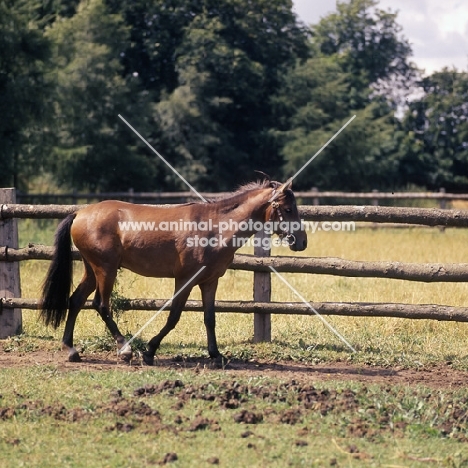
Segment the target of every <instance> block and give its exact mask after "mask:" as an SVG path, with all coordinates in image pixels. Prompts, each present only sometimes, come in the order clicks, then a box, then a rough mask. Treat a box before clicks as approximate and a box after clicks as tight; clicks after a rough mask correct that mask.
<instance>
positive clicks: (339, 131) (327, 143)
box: [289, 114, 356, 181]
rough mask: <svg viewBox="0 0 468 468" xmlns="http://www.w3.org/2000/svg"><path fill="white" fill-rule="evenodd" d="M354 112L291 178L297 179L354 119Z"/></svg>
mask: <svg viewBox="0 0 468 468" xmlns="http://www.w3.org/2000/svg"><path fill="white" fill-rule="evenodd" d="M355 118H356V114H354V115H353V116H352V117H351V118H350V119H349V120H348V121H347V122H346V123H345V124H344V125H343V126H342V127H341V128H340V129H339V130H338V131H337V132H336V133H335V134H334V135H333V136H332V137H331V138H330V139H329V140H328V141H327V142H326V143H325V144H324V145H323V146H322V147H321V148H320V149H319V150H318V151H317V152H316V153H315V154H314V155H313V156H312V157H311V158H310V159H309V160H308V161H307V162H306V163H305V164H304V165H303V166H302V167H301V168H300V169H299V170H298V171H297V172H296V173H295V174H294V175H293V176H292V177H290V178H289V180H291V181H292V180H293V179H295V178H296V177H297V176H298V175H299V174H300V173H301V172H302V171H303V170H304V169H305V168H306V167H307V166H308V165H309V164H310V163H311V162H312V161H313V160H314V159H315V158H316V157H317V156H318V155H319V154H320V153H321V152H322V151H323V150H324V149H325V148H326V147H327V146H328V145H329V144H330V143H331V142H332V141H333V140H334V139H335V138H336V137H337V136H338V135H339V134H340V133H341V132H342V131H343V130H344V129H345V128H346V127H347V126H348V125H349V124H350V123H351V122H352V121H353V120H354V119H355Z"/></svg>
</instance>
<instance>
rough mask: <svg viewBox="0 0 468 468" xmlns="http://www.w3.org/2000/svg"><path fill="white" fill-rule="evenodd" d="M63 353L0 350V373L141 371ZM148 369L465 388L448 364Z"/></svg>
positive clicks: (158, 364)
mask: <svg viewBox="0 0 468 468" xmlns="http://www.w3.org/2000/svg"><path fill="white" fill-rule="evenodd" d="M66 358H67V357H66V353H59V352H51V351H31V352H27V353H19V352H3V351H0V368H25V367H34V366H45V365H52V366H56V367H57V368H58V369H59V370H61V371H64V372H67V371H69V372H72V371H92V372H98V371H105V370H117V369H118V370H122V371H123V372H125V371H126V372H136V371H139V370H141V369H148V368H147V367H143V366H142V365H141V362H140V361H139V360H138V359H135V360H133V361H132V363H131V364H130V365H129V364H127V363H123V362H122V361H120V360H119V359H118V358H117V356H116V355H115V354H113V353H93V354H85V355H82V362H79V363H71V362H68V361H67V360H66ZM152 369H164V370H167V369H173V370H176V369H193V370H194V372H201V371H203V372H218V373H219V372H222V373H224V374H225V375H226V376H233V377H234V376H243V377H246V376H247V377H249V376H264V377H271V378H278V379H281V380H288V381H290V380H292V379H294V380H298V381H308V382H310V383H314V382H321V381H329V380H341V381H357V382H364V383H368V384H379V385H411V386H413V385H423V386H427V387H431V388H443V389H457V388H462V387H464V386H466V385H468V372H464V371H459V370H456V369H453V368H452V367H451V366H450V365H449V364H446V365H437V366H434V367H430V368H423V369H402V368H397V367H395V368H383V367H376V366H365V365H353V364H349V363H343V362H335V363H330V364H319V365H314V364H303V363H296V362H292V361H283V362H265V361H248V362H246V361H241V360H233V361H230V362H229V363H228V365H227V366H226V367H225V368H224V369H219V368H216V369H215V368H213V364H212V362H211V361H210V360H209V359H203V358H193V359H183V358H181V357H168V356H159V357H158V358H157V360H156V361H155V366H154V367H153V368H152Z"/></svg>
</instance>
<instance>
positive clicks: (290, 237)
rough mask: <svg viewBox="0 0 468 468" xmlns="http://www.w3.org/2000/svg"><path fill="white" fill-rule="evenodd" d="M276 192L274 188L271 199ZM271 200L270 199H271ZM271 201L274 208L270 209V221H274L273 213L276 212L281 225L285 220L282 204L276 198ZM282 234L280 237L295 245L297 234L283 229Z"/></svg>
mask: <svg viewBox="0 0 468 468" xmlns="http://www.w3.org/2000/svg"><path fill="white" fill-rule="evenodd" d="M275 193H276V189H273V192H272V195H271V197H270V200H271V199H272V198H274V196H275ZM270 200H269V201H270ZM270 203H271V207H272V210H271V211H270V219H269V221H270V222H271V221H273V213H275V214H276V216H277V217H278V219H279V224H280V225H281V224H282V223H283V221H284V218H283V213H282V212H281V208H280V207H281V205H280V204H279V202H277V201H276V200H273V201H270ZM281 231H282V232H281V234H279V238H280V239H286V242H287V243H288V245H290V246H291V245H294V244H295V243H296V236H295V235H294V234H292V233H291V232H289V231H283V230H281Z"/></svg>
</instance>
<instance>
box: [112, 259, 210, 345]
mask: <svg viewBox="0 0 468 468" xmlns="http://www.w3.org/2000/svg"><path fill="white" fill-rule="evenodd" d="M205 268H206V265H203V266H202V267H201V268H200V269H199V270H198V271H197V272H196V273H195V274H194V275H193V276H192V277H191V278H190V279H189V280H188V281H187V282H186V283H185V284H184V285H183V286H182V287H181V288H180V289H179V290H178V291H177V292H176V293H175V294H174V295H173V296H172V297H171V298H170V299H168V300H167V301H166V302H165V303H164V305H163V306H162V307H161V308H160V309H159V310H158V311H157V312H156V313H155V314H154V315H153V316H152V317H151V318H150V319H149V320H148V321H147V322H146V323H145V324H144V325H143V326H142V327H141V328H140V329H139V330H138V331H137V332H136V333H135V334H134V335H133V336H132V337H131V338H130V339H129V340H128V341H127V342H126V343H125V344H124V345H123V346H122V348H120V350H119V351H118V352H117V354H120V353H123V352H125V351H126V349H125V348H126V347H127V346H128V345H129V344H130V343H131V342H132V341H133V340H134V339H135V338H136V337H137V336H138V335H139V334H140V333H141V332H142V331H143V330H144V329H145V328H146V327H147V326H148V325H149V324H150V323H151V322H152V321H153V320H154V319H155V318H156V317H157V316H158V315H159V314H160V313H161V312H162V311H163V310H164V309H165V308H166V307H167V306H168V305H169V304H170V303H171V302H172V301H173V300H174V299H175V298H176V297H177V296H178V295H179V294H180V293H181V292H182V291H183V290H184V289H185V288H186V287H187V286H188V285H189V284H190V283H191V282H192V280H194V279H195V278H196V277H197V276H198V275H199V274H200V273H201V272H202V271H203V270H204V269H205Z"/></svg>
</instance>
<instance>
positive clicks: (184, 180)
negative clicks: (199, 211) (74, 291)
mask: <svg viewBox="0 0 468 468" xmlns="http://www.w3.org/2000/svg"><path fill="white" fill-rule="evenodd" d="M119 117H120V119H121V120H123V121H124V122H125V123H126V124H127V126H128V127H129V128H131V129H132V130H133V131H134V132H135V134H136V135H138V136H139V137H140V139H141V141H143V143H145V144H146V145H147V146H148V147H149V148H150V149H151V150H152V151H153V152H154V153H155V154H156V155H157V156H158V157H159V159H161V160H162V161H164V163H165V164H166V165H167V167H169V169H171V171H172V172H173V173H174V174H176V175H177V176H179V178H180V179H181V180H182V181H183V182H184V183H185V185H187V186H188V187H189V188H190V190H192V192H194V193H196V194H197V195H198V196H199V197H200V198H201V199H202V200H203V201H204V202H206V199H205V198H204V197H203V196H202V195H201V194H200V193H199V192H198V191H197V190H195V188H194V187H192V186H191V185H190V183H189V182H188V181H187V180H186V179H185V178H184V177H183V176H182V175H181V174H180V173H179V172H178V171H177V170H176V169H174V168H173V167H172V166H171V164H169V162H168V161H166V160H165V159H164V158H163V157H162V156H161V154H159V153H158V152H157V151H156V150H155V149H154V148H153V147H152V146H151V145H150V144H149V143H148V142H147V141H146V140H145V139H144V138H143V137H142V136H141V135H140V134H139V133H138V132H137V131H136V130H135V129H134V128H133V127H132V126H131V125H130V124H129V123H128V122H127V121H126V120H125V119H124V118H123V117H122V116H121V115H120V114H119Z"/></svg>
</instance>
